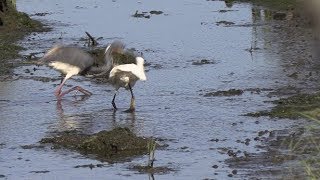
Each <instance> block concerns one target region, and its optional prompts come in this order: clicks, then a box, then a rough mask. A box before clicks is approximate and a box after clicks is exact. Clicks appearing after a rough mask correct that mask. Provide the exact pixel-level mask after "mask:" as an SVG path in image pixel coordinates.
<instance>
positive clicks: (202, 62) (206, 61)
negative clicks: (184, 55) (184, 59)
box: [192, 59, 215, 65]
mask: <svg viewBox="0 0 320 180" xmlns="http://www.w3.org/2000/svg"><path fill="white" fill-rule="evenodd" d="M214 63H215V62H214V61H210V60H208V59H201V60H199V61H194V62H192V65H204V64H214Z"/></svg>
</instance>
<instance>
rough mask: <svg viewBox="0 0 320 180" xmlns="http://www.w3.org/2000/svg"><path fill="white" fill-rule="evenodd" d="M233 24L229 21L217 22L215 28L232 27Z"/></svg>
mask: <svg viewBox="0 0 320 180" xmlns="http://www.w3.org/2000/svg"><path fill="white" fill-rule="evenodd" d="M234 24H235V23H234V22H231V21H218V22H216V25H217V26H220V25H224V26H231V25H234Z"/></svg>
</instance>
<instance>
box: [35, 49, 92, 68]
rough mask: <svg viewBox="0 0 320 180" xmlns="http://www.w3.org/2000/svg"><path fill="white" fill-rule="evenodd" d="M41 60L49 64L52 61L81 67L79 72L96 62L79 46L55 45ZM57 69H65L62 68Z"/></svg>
mask: <svg viewBox="0 0 320 180" xmlns="http://www.w3.org/2000/svg"><path fill="white" fill-rule="evenodd" d="M40 62H41V63H48V64H49V63H52V62H61V63H65V64H69V65H72V66H76V67H78V68H79V69H80V72H79V73H82V72H83V71H86V70H88V68H90V67H91V66H92V65H93V64H94V58H93V57H92V56H91V55H90V54H89V53H87V52H85V51H83V50H82V49H79V48H75V47H68V46H55V47H53V48H52V49H50V50H49V51H48V52H47V53H46V54H45V55H44V56H43V57H42V58H41V59H40ZM57 70H59V71H63V70H62V69H57ZM64 73H65V72H64Z"/></svg>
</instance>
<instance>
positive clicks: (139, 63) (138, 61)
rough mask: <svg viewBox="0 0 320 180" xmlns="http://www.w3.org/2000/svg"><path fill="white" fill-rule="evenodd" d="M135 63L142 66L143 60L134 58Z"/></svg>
mask: <svg viewBox="0 0 320 180" xmlns="http://www.w3.org/2000/svg"><path fill="white" fill-rule="evenodd" d="M136 62H137V65H143V64H144V59H143V58H142V57H136Z"/></svg>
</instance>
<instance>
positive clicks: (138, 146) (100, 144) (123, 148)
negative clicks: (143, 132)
mask: <svg viewBox="0 0 320 180" xmlns="http://www.w3.org/2000/svg"><path fill="white" fill-rule="evenodd" d="M150 140H151V138H143V137H137V136H136V135H135V134H134V133H132V132H131V131H130V130H129V129H128V128H116V129H113V130H112V131H101V132H99V133H96V134H92V135H85V134H77V133H76V132H64V133H62V134H59V135H58V136H57V137H52V138H43V139H41V141H40V143H41V144H50V145H51V148H52V149H59V148H67V149H71V150H75V151H78V152H80V153H81V154H84V155H89V156H93V158H97V159H100V160H103V161H108V162H114V161H124V160H126V159H129V158H132V157H134V156H138V155H144V154H147V153H148V148H147V145H148V142H149V141H150Z"/></svg>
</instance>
